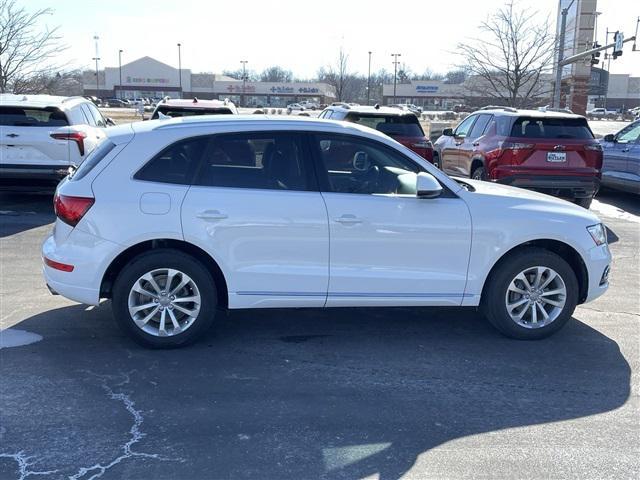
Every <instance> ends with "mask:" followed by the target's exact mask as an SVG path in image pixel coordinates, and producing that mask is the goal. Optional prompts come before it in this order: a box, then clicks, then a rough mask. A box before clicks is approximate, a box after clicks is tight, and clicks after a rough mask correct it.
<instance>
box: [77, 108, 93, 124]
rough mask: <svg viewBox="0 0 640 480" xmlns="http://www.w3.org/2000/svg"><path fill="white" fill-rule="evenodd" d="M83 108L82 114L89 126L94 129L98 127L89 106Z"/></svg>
mask: <svg viewBox="0 0 640 480" xmlns="http://www.w3.org/2000/svg"><path fill="white" fill-rule="evenodd" d="M80 107H81V108H82V113H83V114H84V116H85V118H86V119H87V125H91V126H93V127H95V126H96V121H95V119H94V118H93V115H91V111H90V110H89V107H88V106H87V104H84V105H81V106H80Z"/></svg>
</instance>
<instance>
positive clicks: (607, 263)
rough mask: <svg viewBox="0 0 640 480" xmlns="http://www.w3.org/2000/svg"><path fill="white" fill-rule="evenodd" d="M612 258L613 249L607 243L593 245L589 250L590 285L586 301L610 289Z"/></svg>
mask: <svg viewBox="0 0 640 480" xmlns="http://www.w3.org/2000/svg"><path fill="white" fill-rule="evenodd" d="M611 260H612V256H611V251H610V250H609V245H607V244H604V245H600V246H599V247H593V248H592V249H591V250H588V251H587V258H585V264H586V266H587V273H588V276H589V285H588V288H587V296H586V298H585V300H584V303H587V302H591V301H593V300H595V299H596V298H598V297H599V296H601V295H602V294H604V293H605V292H606V291H607V290H608V289H609V275H610V269H611ZM605 273H606V275H605Z"/></svg>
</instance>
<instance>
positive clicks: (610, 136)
mask: <svg viewBox="0 0 640 480" xmlns="http://www.w3.org/2000/svg"><path fill="white" fill-rule="evenodd" d="M603 140H604V141H605V142H610V143H613V142H615V141H616V136H615V135H614V134H613V133H610V134H608V135H605V136H604V139H603Z"/></svg>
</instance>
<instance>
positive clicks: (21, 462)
mask: <svg viewBox="0 0 640 480" xmlns="http://www.w3.org/2000/svg"><path fill="white" fill-rule="evenodd" d="M0 458H10V459H12V460H14V461H15V462H16V463H17V464H18V473H20V477H18V479H19V480H24V479H25V478H27V477H30V476H32V475H51V474H52V473H57V472H58V471H59V470H40V471H39V470H28V468H29V467H32V466H34V465H35V464H36V463H38V462H37V461H35V462H31V461H30V460H32V459H34V458H36V457H34V456H27V455H25V453H24V451H19V452H18V453H0Z"/></svg>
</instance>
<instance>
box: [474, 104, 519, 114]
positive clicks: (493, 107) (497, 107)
mask: <svg viewBox="0 0 640 480" xmlns="http://www.w3.org/2000/svg"><path fill="white" fill-rule="evenodd" d="M480 110H504V111H505V112H514V113H515V112H517V111H518V110H517V109H516V108H513V107H505V106H504V105H487V106H486V107H482V108H481V109H480Z"/></svg>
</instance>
